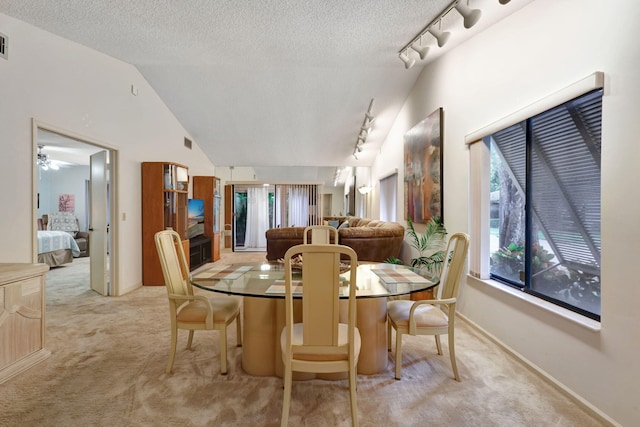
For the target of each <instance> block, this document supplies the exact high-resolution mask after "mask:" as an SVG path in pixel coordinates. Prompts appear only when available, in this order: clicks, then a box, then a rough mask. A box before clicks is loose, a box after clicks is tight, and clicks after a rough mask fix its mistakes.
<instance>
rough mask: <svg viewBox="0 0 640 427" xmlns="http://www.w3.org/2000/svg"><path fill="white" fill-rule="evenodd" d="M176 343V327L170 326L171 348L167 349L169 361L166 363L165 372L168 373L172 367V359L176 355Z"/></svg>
mask: <svg viewBox="0 0 640 427" xmlns="http://www.w3.org/2000/svg"><path fill="white" fill-rule="evenodd" d="M177 344H178V328H175V327H172V328H171V348H170V349H169V362H168V363H167V369H166V371H165V372H166V373H167V374H170V373H171V369H173V360H174V359H175V357H176V346H177Z"/></svg>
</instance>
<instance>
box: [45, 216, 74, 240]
mask: <svg viewBox="0 0 640 427" xmlns="http://www.w3.org/2000/svg"><path fill="white" fill-rule="evenodd" d="M47 230H57V231H66V232H67V233H69V234H71V236H73V237H76V235H77V234H78V231H79V230H78V221H77V220H76V216H75V215H74V214H73V212H54V213H50V214H49V222H48V223H47Z"/></svg>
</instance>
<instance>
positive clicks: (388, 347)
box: [387, 318, 391, 351]
mask: <svg viewBox="0 0 640 427" xmlns="http://www.w3.org/2000/svg"><path fill="white" fill-rule="evenodd" d="M387 351H391V319H389V318H387Z"/></svg>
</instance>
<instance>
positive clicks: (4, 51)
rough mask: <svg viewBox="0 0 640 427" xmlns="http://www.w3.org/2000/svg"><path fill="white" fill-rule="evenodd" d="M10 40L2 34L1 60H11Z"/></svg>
mask: <svg viewBox="0 0 640 427" xmlns="http://www.w3.org/2000/svg"><path fill="white" fill-rule="evenodd" d="M8 47H9V39H8V38H7V36H5V35H4V34H2V33H0V58H4V59H9V56H8Z"/></svg>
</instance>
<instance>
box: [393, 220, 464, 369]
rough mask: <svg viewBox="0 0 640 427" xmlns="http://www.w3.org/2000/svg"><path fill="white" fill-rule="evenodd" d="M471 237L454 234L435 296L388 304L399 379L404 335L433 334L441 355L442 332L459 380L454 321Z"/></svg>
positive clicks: (450, 240)
mask: <svg viewBox="0 0 640 427" xmlns="http://www.w3.org/2000/svg"><path fill="white" fill-rule="evenodd" d="M468 249H469V236H468V235H467V234H465V233H455V234H453V235H452V236H451V237H450V238H449V241H448V243H447V248H446V250H445V254H446V256H445V262H444V266H443V268H442V274H441V280H440V285H439V286H438V291H437V297H436V299H429V300H420V301H410V300H395V301H389V302H388V303H387V317H388V331H387V332H388V333H387V340H388V342H387V346H388V348H389V350H391V329H395V331H396V379H397V380H399V379H400V377H401V374H402V335H404V334H409V335H434V336H435V339H436V349H437V350H438V354H440V355H441V354H442V345H441V344H440V335H442V334H447V335H448V337H449V356H450V358H451V366H452V368H453V376H454V378H455V379H456V381H460V375H459V374H458V367H457V365H456V355H455V348H454V334H453V331H454V320H455V314H456V302H457V295H458V286H459V285H460V277H461V275H462V270H464V264H465V260H466V258H467V251H468Z"/></svg>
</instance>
